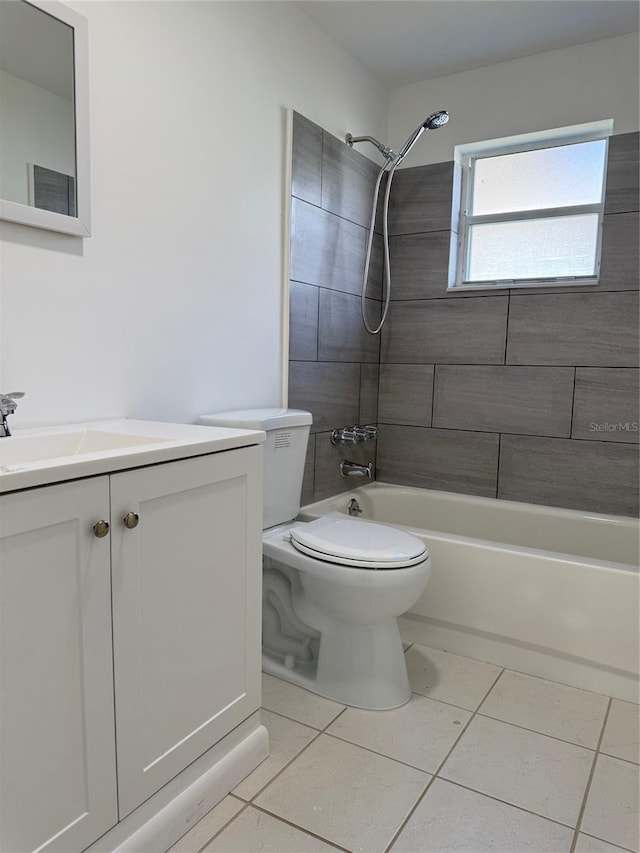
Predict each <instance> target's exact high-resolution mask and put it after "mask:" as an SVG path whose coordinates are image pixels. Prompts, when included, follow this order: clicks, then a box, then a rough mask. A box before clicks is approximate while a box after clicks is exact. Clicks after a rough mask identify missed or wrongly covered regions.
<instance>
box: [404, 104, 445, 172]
mask: <svg viewBox="0 0 640 853" xmlns="http://www.w3.org/2000/svg"><path fill="white" fill-rule="evenodd" d="M448 121H449V113H448V112H447V111H446V110H438V112H436V113H431V115H430V116H427V117H426V119H425V120H424V121H423V122H422V124H421V125H420V126H419V127H417V128H416V129H415V130H414V131H413V133H412V134H411V136H410V137H409V138H408V139H407V141H406V142H405V144H404V145H403V146H402V148H401V149H400V153H399V154H398V159H397V160H396V162H395V164H394V165H395V166H397V165H398V164H399V163H401V162H402V161H403V160H404V158H405V157H406V156H407V154H408V153H409V151H411V149H412V148H413V146H414V145H415V144H416V142H417V140H418V139H419V137H421V136H422V134H423V133H424V132H425V130H437V129H438V128H439V127H442V125H443V124H446V123H447V122H448Z"/></svg>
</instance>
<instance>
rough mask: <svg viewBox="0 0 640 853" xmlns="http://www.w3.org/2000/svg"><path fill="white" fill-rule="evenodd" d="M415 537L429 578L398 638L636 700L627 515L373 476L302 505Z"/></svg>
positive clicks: (633, 566) (633, 546)
mask: <svg viewBox="0 0 640 853" xmlns="http://www.w3.org/2000/svg"><path fill="white" fill-rule="evenodd" d="M351 498H356V499H357V501H358V503H359V504H360V506H361V508H362V510H363V514H362V515H361V516H360V518H365V519H372V520H374V521H380V522H384V523H387V524H393V525H397V526H399V527H403V528H405V529H408V530H410V531H411V532H412V533H414V534H415V535H417V536H419V537H420V538H421V539H423V540H424V541H425V542H426V544H427V547H428V548H429V551H430V553H431V563H432V575H431V579H430V580H429V583H428V584H427V587H426V589H425V592H424V594H423V595H422V596H421V598H420V599H419V600H418V601H417V603H416V605H415V607H414V608H413V609H412V611H411V612H409V613H406V614H405V615H404V617H402V619H401V620H400V628H401V631H402V634H403V637H404V638H405V639H406V640H410V641H413V642H419V643H424V644H425V645H428V646H433V647H435V648H440V649H445V650H448V651H452V652H456V653H458V654H463V655H468V656H469V657H473V658H477V659H479V660H485V661H489V662H491V663H495V664H497V665H500V666H507V667H509V668H511V669H517V670H519V671H521V672H527V673H529V674H531V675H539V676H541V677H543V678H549V679H552V680H556V681H561V682H564V683H565V684H572V685H574V686H575V687H582V688H584V689H586V690H594V691H597V692H599V693H606V694H608V695H613V696H616V697H617V698H620V699H626V700H629V701H633V702H637V701H638V683H639V682H638V670H639V656H640V652H639V617H640V614H639V609H640V604H639V602H640V585H639V580H640V576H639V573H638V541H639V532H640V530H639V525H638V522H637V521H636V520H635V519H631V518H625V517H622V516H614V515H598V514H596V513H591V512H579V511H575V510H565V509H555V508H553V507H544V506H536V505H533V504H524V503H516V502H512V501H501V500H494V499H491V498H478V497H473V496H469V495H458V494H452V493H450V492H437V491H431V490H428V489H415V488H410V487H406V486H390V485H385V484H382V483H372V484H370V485H367V486H363V487H361V488H358V489H355V490H354V491H352V492H346V493H343V494H341V495H337V496H335V497H333V498H328V499H327V500H324V501H318V502H317V503H314V504H309V505H308V506H306V507H304V508H303V510H302V513H301V515H300V518H301V519H310V518H314V517H316V516H318V515H326V514H329V513H335V512H339V513H346V512H347V504H348V502H349V500H350V499H351Z"/></svg>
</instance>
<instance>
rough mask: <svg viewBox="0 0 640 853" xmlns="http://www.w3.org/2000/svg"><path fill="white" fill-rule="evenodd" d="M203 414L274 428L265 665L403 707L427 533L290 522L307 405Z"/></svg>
mask: <svg viewBox="0 0 640 853" xmlns="http://www.w3.org/2000/svg"><path fill="white" fill-rule="evenodd" d="M200 422H201V423H205V424H210V425H216V426H227V427H235V428H240V429H242V428H246V429H249V428H251V429H264V430H265V431H266V432H267V441H266V452H265V466H264V467H265V472H264V475H265V476H264V497H265V503H264V519H265V524H264V527H265V529H264V532H263V540H262V541H263V596H262V600H263V630H262V645H263V653H262V668H263V670H264V671H265V672H267V673H269V674H271V675H275V676H278V677H280V678H283V679H285V680H287V681H290V682H292V683H294V684H298V685H299V686H301V687H305V688H307V689H308V690H311V691H313V692H314V693H318V694H319V695H321V696H325V697H327V698H329V699H333V700H334V701H336V702H340V703H342V704H345V705H352V706H354V707H357V708H365V709H369V710H387V709H390V708H397V707H398V706H400V705H403V704H404V703H405V702H407V701H408V700H409V697H410V695H411V692H410V688H409V679H408V676H407V668H406V663H405V659H404V654H403V649H402V640H401V637H400V632H399V630H398V623H397V617H398V616H400V615H401V614H402V613H404V612H405V611H407V610H408V609H409V608H410V607H412V605H413V604H414V603H415V602H416V601H417V599H418V598H419V596H420V595H421V594H422V591H423V590H424V588H425V585H426V583H427V580H428V579H429V575H430V573H431V564H430V560H429V553H428V551H427V549H426V547H425V545H424V543H423V542H422V540H421V539H418V538H417V537H416V536H412V535H411V534H408V533H406V532H404V531H401V530H398V529H397V528H393V527H387V526H386V525H382V524H377V523H373V522H369V521H364V520H361V519H356V518H344V517H342V516H341V517H340V518H335V517H324V518H318V519H316V520H314V521H311V522H296V521H293V520H292V519H293V518H295V516H296V515H297V514H298V512H299V509H300V492H301V488H302V473H303V468H304V459H305V454H306V444H307V438H308V434H309V426H310V423H311V416H310V414H309V413H308V412H300V411H297V410H286V409H285V410H248V411H241V412H227V413H221V414H219V415H208V416H204V417H202V418H200Z"/></svg>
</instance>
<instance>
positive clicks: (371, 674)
mask: <svg viewBox="0 0 640 853" xmlns="http://www.w3.org/2000/svg"><path fill="white" fill-rule="evenodd" d="M262 669H263V671H264V672H266V673H267V674H269V675H274V676H276V677H277V678H281V679H282V680H283V681H289V682H290V683H291V684H296V685H298V686H299V687H304V688H305V689H306V690H310V691H311V692H312V693H317V694H318V695H319V696H323V697H325V698H326V699H331V700H333V701H334V702H339V703H340V704H342V705H350V706H351V707H354V708H363V709H365V710H369V711H389V710H391V709H392V708H399V707H400V706H401V705H404V704H405V703H406V702H408V701H409V698H410V696H411V689H410V687H409V677H408V675H407V666H406V662H405V658H404V652H403V649H402V640H401V638H400V631H399V630H398V624H397V621H396V620H395V619H393V618H389V619H387V620H385V621H384V622H383V623H378V624H377V625H376V626H375V627H368V626H360V627H353V626H348V625H343V624H341V623H339V622H334V623H333V624H332V625H331V627H330V629H328V630H326V631H323V632H322V635H321V638H320V645H319V654H318V664H317V669H316V671H315V674H313V671H312V670H311V671H310V670H309V668H307V667H302V668H293V669H290V668H288V667H287V666H285V665H284V663H283V661H282V659H279V660H278V659H276V657H274V656H273V655H271V654H269V652H268V651H265V650H263V653H262ZM305 669H306V672H305V671H304V670H305Z"/></svg>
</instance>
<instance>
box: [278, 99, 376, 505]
mask: <svg viewBox="0 0 640 853" xmlns="http://www.w3.org/2000/svg"><path fill="white" fill-rule="evenodd" d="M292 166H293V168H292V197H291V214H292V215H291V278H292V281H291V283H290V297H289V299H290V302H289V308H290V332H289V341H290V344H289V405H290V406H292V407H294V408H301V409H308V410H309V411H310V412H311V413H312V415H313V426H312V436H311V441H310V442H309V449H308V453H307V464H306V467H305V478H304V484H303V493H302V499H303V502H304V503H309V502H310V501H312V500H320V499H321V498H324V497H327V496H328V495H333V494H336V492H339V491H344V490H348V489H350V488H353V485H354V482H353V481H352V480H345V479H343V478H342V477H341V476H340V470H339V465H340V461H341V459H345V458H349V459H351V461H353V462H358V463H362V464H366V463H368V462H375V456H376V443H375V442H367V443H366V444H363V445H361V446H359V447H358V448H343V447H334V446H333V445H332V444H331V442H330V440H329V435H330V431H331V430H332V429H334V428H336V427H343V426H351V425H353V424H355V423H361V424H366V423H375V422H376V421H377V417H378V372H379V363H380V338H379V336H376V337H372V336H370V335H369V334H367V332H366V331H365V329H364V327H363V325H362V319H361V313H360V292H361V289H362V276H363V274H364V257H365V250H366V241H367V234H368V226H369V223H370V220H371V205H372V202H373V191H374V186H375V181H376V177H377V174H378V167H376V165H375V164H374V163H373V162H372V161H371V160H369V159H367V157H365V156H363V155H362V154H361V153H360V152H359V151H356V150H352V149H349V148H347V146H346V145H345V144H344V143H343V142H342V141H340V140H338V139H336V138H335V137H333V136H331V135H330V134H328V133H326V131H324V130H322V128H320V127H318V126H317V125H315V124H313V122H311V121H309V120H308V119H306V118H304V117H303V116H301V115H299V114H297V113H295V114H294V121H293V164H292ZM381 247H382V244H381V238H380V236H379V234H377V235H376V237H375V241H374V247H373V249H374V251H373V256H372V263H371V269H370V274H369V285H370V286H369V293H370V294H371V296H372V297H373V298H371V299H368V300H367V310H368V316H369V317H370V318H371V319H370V322H375V323H376V324H377V322H378V321H379V320H378V319H377V318H379V316H380V301H379V299H380V292H381V276H382V252H381ZM356 485H360V482H357V483H356Z"/></svg>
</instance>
